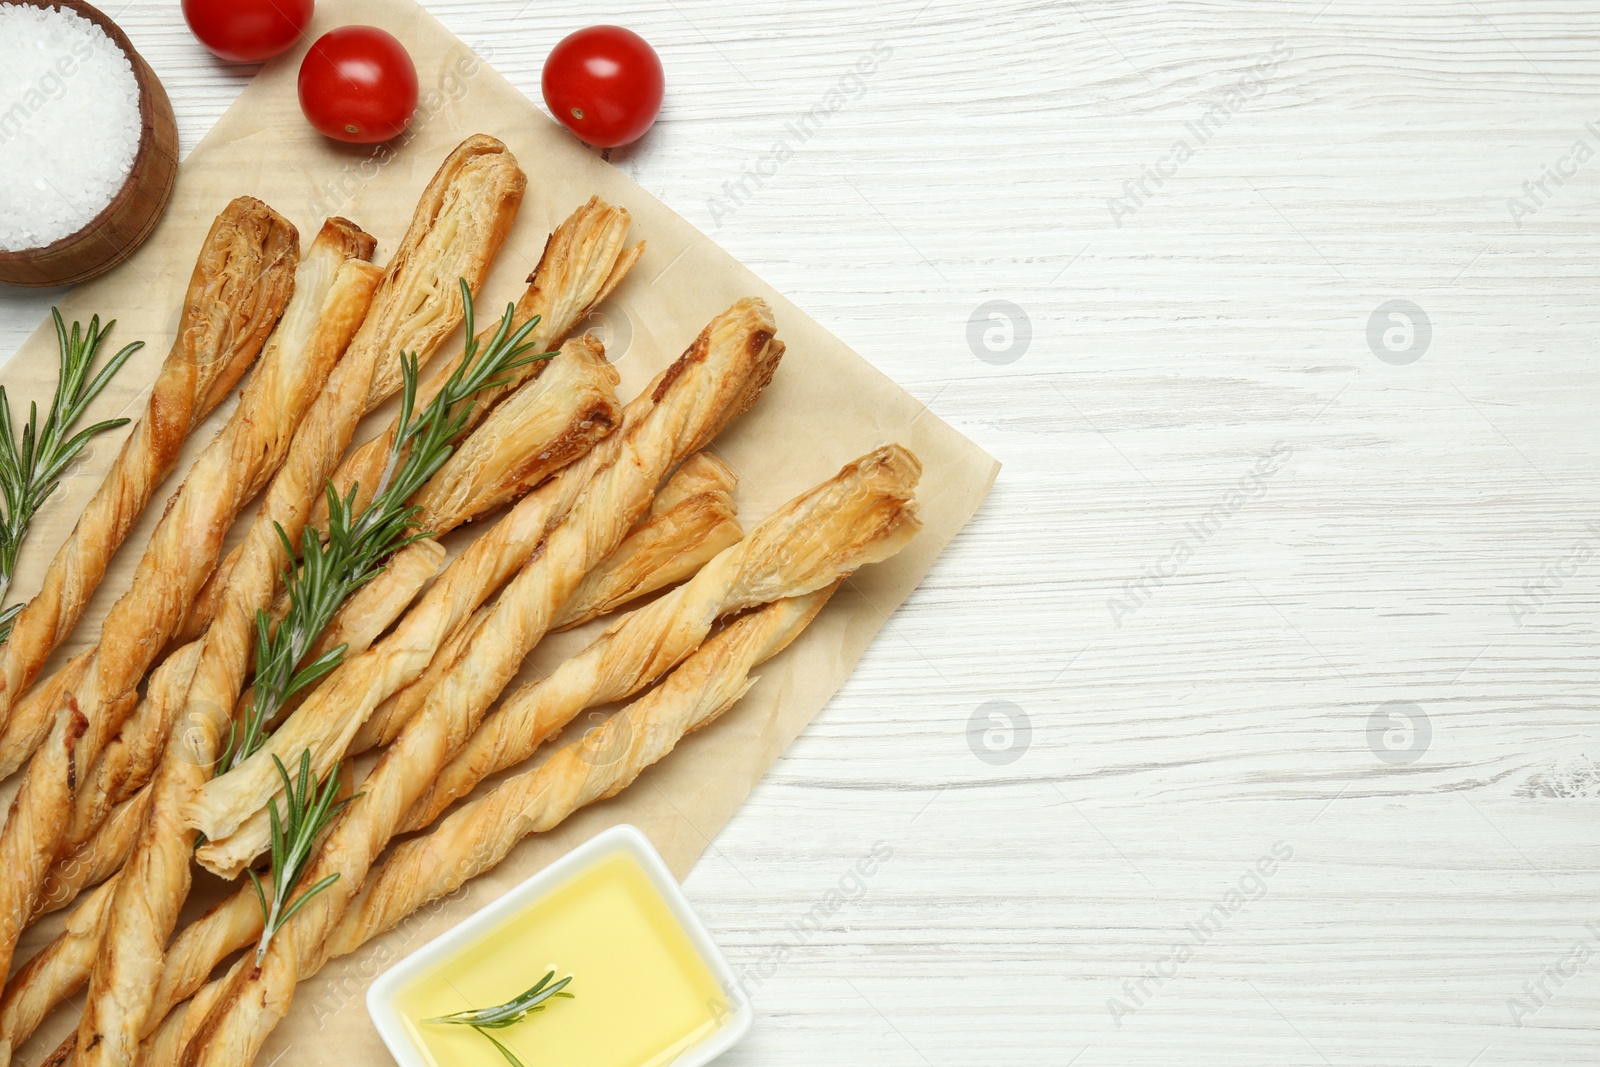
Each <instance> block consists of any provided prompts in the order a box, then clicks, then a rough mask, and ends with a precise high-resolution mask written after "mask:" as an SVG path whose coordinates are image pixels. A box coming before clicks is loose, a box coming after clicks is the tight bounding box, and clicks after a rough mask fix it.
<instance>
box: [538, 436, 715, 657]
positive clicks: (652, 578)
mask: <svg viewBox="0 0 1600 1067" xmlns="http://www.w3.org/2000/svg"><path fill="white" fill-rule="evenodd" d="M736 481H737V479H736V477H735V475H734V473H733V469H732V468H730V467H729V466H728V465H727V464H726V463H723V462H722V461H721V460H720V459H717V458H716V457H715V456H710V455H707V454H706V453H704V452H697V453H695V454H694V455H692V456H690V457H689V458H688V459H686V460H684V463H683V466H682V467H680V468H678V472H677V473H676V474H674V475H673V476H672V479H671V480H670V481H669V482H667V484H666V485H665V486H664V487H662V490H661V492H659V493H657V494H656V499H655V501H654V503H652V504H651V505H650V515H649V516H648V517H647V518H646V519H645V521H644V522H641V523H640V524H639V525H638V526H636V527H634V529H633V532H632V533H630V534H628V536H627V539H626V540H624V541H623V542H622V544H620V545H618V546H617V550H616V551H615V552H613V553H611V555H609V556H607V557H606V559H605V561H604V562H603V563H601V564H600V566H598V567H596V568H595V569H594V570H592V571H590V572H589V573H588V575H587V576H586V577H585V578H584V579H583V583H582V584H581V585H579V586H578V588H577V589H576V590H574V591H573V594H572V599H570V600H568V601H567V603H566V605H565V606H564V607H563V608H562V609H561V613H560V614H559V615H557V616H556V621H555V625H554V626H553V627H552V629H555V630H570V629H572V628H573V627H575V626H582V625H583V624H584V623H586V622H588V621H589V620H590V619H596V618H599V617H600V616H601V615H607V614H610V613H611V612H612V611H615V610H616V609H617V608H619V607H621V606H622V605H623V604H626V603H628V602H629V601H631V600H637V599H638V598H640V597H642V596H647V595H649V594H650V593H654V592H655V591H656V590H658V589H665V588H666V587H667V586H669V585H676V584H677V583H678V582H681V581H683V580H684V579H685V578H688V577H690V576H691V575H693V574H694V573H695V571H698V570H699V569H700V568H701V567H703V566H705V565H706V564H707V563H708V562H710V560H711V558H712V557H713V556H715V555H716V554H717V553H718V552H721V551H722V550H723V549H725V548H727V547H728V546H729V545H732V544H735V543H737V542H738V540H739V538H741V537H743V536H744V531H743V530H741V529H740V528H739V520H738V514H739V511H738V507H737V505H735V504H734V501H733V495H732V494H733V487H734V485H735V484H736Z"/></svg>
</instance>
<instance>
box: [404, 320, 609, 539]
mask: <svg viewBox="0 0 1600 1067" xmlns="http://www.w3.org/2000/svg"><path fill="white" fill-rule="evenodd" d="M546 362H547V363H548V365H549V367H548V369H547V370H546V371H545V372H544V373H543V374H541V375H539V376H538V377H537V378H535V379H533V380H532V381H530V382H528V383H527V384H525V385H524V386H523V387H522V388H521V389H518V390H517V391H516V392H515V393H513V394H512V395H511V396H509V397H507V398H506V399H505V401H504V402H503V403H502V404H500V406H499V407H496V408H495V409H494V410H493V411H492V412H490V413H489V416H488V418H486V419H484V421H483V422H482V423H481V424H480V425H479V426H478V428H477V429H476V430H474V431H473V432H472V435H471V436H470V437H468V438H467V439H466V440H465V441H463V442H462V443H461V445H460V446H459V447H458V448H457V449H456V451H455V452H454V453H453V454H452V455H451V456H450V458H449V459H448V460H447V461H446V462H445V465H444V466H443V467H442V468H440V470H439V472H438V473H437V474H435V475H434V476H433V477H432V478H431V479H430V480H429V481H428V484H427V485H424V486H423V487H422V488H421V489H420V490H418V491H417V493H416V495H415V496H413V497H412V498H411V501H410V502H411V503H413V504H415V505H417V506H418V507H420V508H422V514H421V515H420V516H419V517H418V520H417V522H418V525H420V526H422V527H423V528H424V529H428V530H433V531H435V532H438V533H443V532H445V530H446V529H450V528H453V527H454V526H456V525H459V524H460V523H462V522H467V521H470V520H471V519H474V518H477V517H479V516H481V515H486V514H488V513H489V512H491V511H493V510H494V509H496V508H498V507H500V506H501V505H502V504H505V503H506V502H507V501H510V500H513V499H515V498H517V497H520V496H521V495H522V494H524V493H526V492H527V491H528V490H530V489H532V488H533V487H534V486H536V485H538V484H539V483H540V482H542V481H544V480H545V479H546V478H548V477H550V475H552V474H554V473H555V472H556V471H558V470H560V469H561V468H562V467H565V466H566V465H567V464H569V463H571V462H572V461H573V460H575V459H577V458H578V457H579V456H581V455H583V454H584V453H585V452H587V451H589V449H590V448H592V447H594V443H595V442H596V441H598V440H599V439H600V438H602V437H604V436H605V435H606V434H608V433H610V432H611V431H612V430H613V429H614V428H615V427H616V425H617V423H618V422H619V421H620V420H621V418H622V405H621V404H619V403H618V402H617V388H616V387H617V382H618V381H619V378H618V376H617V372H616V371H615V370H613V369H612V367H611V364H609V363H607V362H606V356H605V350H604V349H603V348H601V347H600V342H599V341H597V340H595V339H594V338H593V337H592V336H590V335H588V334H585V335H584V336H582V337H575V338H573V339H572V340H570V341H568V342H567V343H566V344H564V345H562V346H561V352H560V354H559V355H557V356H556V357H555V358H553V359H550V360H548V361H546Z"/></svg>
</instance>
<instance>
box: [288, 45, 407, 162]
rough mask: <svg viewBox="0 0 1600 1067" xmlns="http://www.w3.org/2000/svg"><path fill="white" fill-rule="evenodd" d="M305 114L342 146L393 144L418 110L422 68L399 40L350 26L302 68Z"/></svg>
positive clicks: (308, 56)
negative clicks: (347, 144) (342, 144)
mask: <svg viewBox="0 0 1600 1067" xmlns="http://www.w3.org/2000/svg"><path fill="white" fill-rule="evenodd" d="M300 110H301V111H304V112H305V113H306V119H307V120H308V121H310V123H311V125H312V126H314V127H316V130H317V132H318V133H322V134H325V135H326V136H328V137H332V138H333V139H334V140H336V141H348V142H350V143H351V144H377V143H379V142H380V141H387V140H390V139H391V138H394V137H398V136H399V135H400V134H401V133H403V132H405V128H406V127H407V126H409V125H411V116H412V114H413V113H415V112H416V110H417V68H416V66H415V65H414V64H413V63H412V62H411V56H410V54H409V53H407V52H406V49H405V46H404V45H402V44H401V43H400V42H399V41H397V40H395V38H394V35H393V34H390V33H386V32H384V31H383V30H380V29H378V28H377V27H375V26H344V27H342V28H340V29H337V30H334V31H332V32H331V33H326V34H323V35H322V36H321V37H320V38H318V39H317V43H316V44H314V45H312V46H311V51H309V52H307V53H306V58H305V60H304V61H302V62H301V64H300Z"/></svg>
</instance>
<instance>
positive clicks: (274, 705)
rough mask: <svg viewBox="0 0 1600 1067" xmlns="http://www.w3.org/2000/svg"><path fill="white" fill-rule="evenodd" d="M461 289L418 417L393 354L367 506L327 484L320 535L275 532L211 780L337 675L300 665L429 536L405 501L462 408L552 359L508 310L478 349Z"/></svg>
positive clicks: (329, 656) (440, 455) (404, 358)
mask: <svg viewBox="0 0 1600 1067" xmlns="http://www.w3.org/2000/svg"><path fill="white" fill-rule="evenodd" d="M460 284H461V297H462V301H463V307H464V308H465V312H466V320H467V322H466V327H467V338H468V339H467V342H466V351H465V354H464V356H463V358H462V360H461V362H460V363H459V364H458V365H457V366H456V368H455V369H454V370H453V371H452V372H451V374H450V376H449V377H448V378H447V379H446V380H445V384H444V387H443V388H441V389H440V390H439V392H438V394H437V395H435V396H434V398H433V399H432V400H431V401H429V402H428V404H427V405H426V406H424V407H423V408H422V409H421V410H418V409H417V388H418V384H417V382H418V374H419V361H418V359H417V357H416V355H415V354H414V353H402V354H401V357H400V369H401V377H402V380H403V384H402V388H401V395H400V423H399V428H398V430H397V432H396V433H395V435H394V440H393V441H392V442H391V444H390V447H389V451H388V454H387V455H386V457H385V460H384V469H383V474H382V476H381V477H380V478H379V480H378V484H377V486H376V487H375V491H374V493H373V495H372V501H371V503H369V504H368V505H367V506H366V507H365V508H362V509H359V512H358V508H357V501H358V499H359V489H358V487H357V486H355V485H352V486H351V487H350V489H349V491H348V492H347V493H346V494H344V495H343V496H341V495H340V494H339V491H338V490H337V489H336V488H335V487H334V486H333V484H332V483H331V482H330V483H329V484H328V485H327V486H325V487H324V494H325V497H326V500H327V505H328V523H327V528H326V529H324V530H317V529H314V528H312V527H310V526H307V527H306V528H305V529H304V530H303V531H302V534H301V538H300V545H299V548H298V549H296V547H295V546H294V545H293V544H291V543H290V540H289V537H288V535H287V534H286V533H285V532H284V531H283V530H282V528H279V530H278V535H279V537H280V539H281V540H282V542H283V546H284V552H285V553H286V554H287V556H288V557H289V558H290V559H291V560H295V561H297V562H296V563H295V564H294V565H293V567H292V568H291V570H290V571H289V572H288V573H287V574H286V575H285V576H284V586H285V590H286V592H287V594H288V600H289V608H288V611H287V612H286V613H285V614H284V616H283V619H282V620H281V621H280V622H279V623H278V624H277V626H276V627H273V626H272V625H271V622H270V620H268V619H267V617H266V615H265V613H264V612H263V613H261V614H260V615H258V617H257V626H256V670H255V697H254V702H253V703H252V704H251V706H250V707H249V708H248V709H247V711H246V713H245V715H244V717H243V724H242V727H241V729H240V730H239V731H238V743H237V744H230V746H229V748H228V751H227V752H226V753H225V758H224V759H223V760H222V761H221V762H220V763H219V764H218V773H226V772H227V771H228V770H231V769H232V768H234V767H237V766H238V765H239V764H241V763H243V762H244V761H245V760H247V759H249V758H250V757H251V756H253V755H254V754H255V753H256V752H257V751H259V750H260V749H261V746H262V745H263V744H264V743H265V742H266V737H267V725H268V724H269V723H271V722H272V721H273V720H274V719H275V718H276V716H277V714H278V712H279V711H280V710H281V709H282V708H283V706H284V705H285V703H287V702H288V701H289V700H290V699H291V698H292V697H293V696H294V695H295V694H296V693H297V692H299V691H300V690H302V689H303V688H305V687H306V686H308V685H311V684H312V683H314V682H316V681H317V680H319V679H320V678H322V677H324V676H326V675H327V674H328V673H329V672H330V671H332V670H333V669H334V668H336V667H338V666H339V664H340V663H341V662H342V661H343V653H344V650H343V649H342V648H340V649H336V650H334V651H332V652H328V653H325V654H323V655H322V656H319V657H318V658H317V659H316V660H315V661H314V662H312V663H311V664H309V665H308V664H305V663H303V662H302V661H303V660H304V659H305V657H306V656H307V655H308V654H309V652H310V649H311V646H312V645H313V644H315V643H316V640H317V638H318V637H320V636H321V634H322V632H323V631H324V630H325V629H326V628H327V626H328V624H329V623H330V622H332V621H333V617H334V615H335V614H336V613H337V612H338V610H339V608H340V607H341V606H343V604H344V603H345V601H346V600H348V599H349V598H350V596H351V595H352V594H354V593H355V592H356V591H357V590H358V589H360V588H361V587H362V586H363V585H365V584H366V583H367V582H369V581H371V580H372V579H373V578H374V577H376V576H377V575H378V574H379V573H380V572H381V571H382V569H383V566H384V563H385V561H387V560H388V558H389V557H390V556H392V555H393V554H394V553H396V552H398V551H399V550H400V549H402V548H404V547H405V546H406V545H409V544H411V543H413V542H415V541H419V540H422V539H423V538H425V537H427V536H428V532H427V531H426V530H421V529H419V528H418V527H417V522H416V519H417V516H418V514H419V513H420V509H419V508H416V507H414V506H412V505H410V504H408V503H407V501H408V500H409V499H410V497H411V496H412V495H413V494H415V493H416V491H417V490H418V489H420V488H422V486H423V485H424V484H425V483H426V482H427V481H428V479H429V478H432V477H433V475H434V474H435V473H437V472H438V470H439V468H440V467H442V466H444V464H445V462H446V461H447V460H448V459H449V458H450V456H451V454H452V453H453V452H454V446H453V444H452V442H453V441H454V439H455V437H456V436H457V435H458V434H459V433H460V432H461V430H462V429H463V428H464V427H465V426H466V421H467V418H468V415H469V410H470V409H469V405H468V404H467V401H469V400H470V399H471V398H472V396H473V395H474V394H475V393H477V392H479V391H481V390H483V389H485V388H488V387H489V386H490V385H493V384H496V383H499V382H503V381H505V378H504V375H505V373H506V372H507V371H509V370H511V369H513V368H515V367H518V366H522V365H524V364H526V363H528V362H529V361H531V360H535V359H548V358H549V357H550V356H553V355H555V353H553V352H548V353H543V354H536V355H529V354H528V351H529V349H531V348H532V347H533V345H532V344H531V343H530V342H528V341H527V336H528V334H529V333H530V332H531V331H532V330H533V328H534V326H535V325H537V323H538V319H537V317H535V318H534V319H532V320H531V321H529V322H526V323H524V324H523V325H522V326H520V327H518V326H516V307H515V305H508V306H507V307H506V311H505V315H504V316H503V317H502V319H501V322H500V327H499V329H498V330H497V331H496V332H495V335H494V338H493V339H492V340H491V341H490V342H489V344H487V345H485V346H481V350H480V346H479V344H478V341H477V339H476V336H475V334H474V312H473V307H472V290H471V289H470V288H469V287H468V286H467V283H466V281H465V280H462V281H461V283H460ZM0 485H3V475H0Z"/></svg>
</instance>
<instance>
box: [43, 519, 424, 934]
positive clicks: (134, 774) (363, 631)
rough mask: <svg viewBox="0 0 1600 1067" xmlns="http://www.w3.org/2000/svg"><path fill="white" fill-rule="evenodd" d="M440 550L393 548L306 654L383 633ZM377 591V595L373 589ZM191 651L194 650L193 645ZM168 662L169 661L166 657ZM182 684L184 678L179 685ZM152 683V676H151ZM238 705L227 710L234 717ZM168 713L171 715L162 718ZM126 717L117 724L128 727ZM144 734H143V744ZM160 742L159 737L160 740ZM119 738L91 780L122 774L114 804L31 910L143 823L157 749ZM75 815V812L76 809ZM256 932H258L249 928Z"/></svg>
mask: <svg viewBox="0 0 1600 1067" xmlns="http://www.w3.org/2000/svg"><path fill="white" fill-rule="evenodd" d="M444 557H445V551H444V548H443V547H442V546H441V545H440V544H439V543H438V542H437V541H431V540H428V541H417V542H415V543H413V544H410V545H408V546H406V547H405V548H403V549H401V550H400V551H399V552H397V553H395V555H394V557H393V558H391V559H390V560H389V562H388V564H386V565H385V568H384V575H383V577H385V578H389V579H392V580H389V581H385V582H383V583H382V588H381V589H380V588H379V582H378V581H377V580H374V581H373V582H372V583H369V584H368V585H366V586H364V587H362V589H361V590H360V591H359V592H358V593H357V594H356V595H355V596H353V597H351V598H350V600H349V601H348V602H346V604H345V606H344V607H343V608H342V609H340V611H339V614H338V615H336V616H335V617H334V620H333V622H332V623H330V624H329V626H328V629H327V631H326V632H324V634H323V636H322V638H321V639H320V640H319V641H318V642H317V644H316V645H315V646H313V647H312V649H311V651H310V653H308V655H309V656H310V657H311V658H315V657H316V656H318V655H320V654H321V653H322V652H325V651H327V649H329V648H332V647H334V646H335V645H340V644H342V645H345V646H346V648H347V650H348V651H349V652H350V654H351V655H359V654H360V653H361V652H364V651H366V649H367V648H368V647H369V646H370V645H371V644H372V642H373V641H374V640H376V639H377V636H378V635H379V634H380V633H382V632H383V631H384V630H385V629H386V628H387V627H388V626H389V624H391V623H392V622H394V620H395V619H397V618H399V617H400V613H401V612H402V611H404V610H405V607H406V605H407V604H408V603H409V602H410V601H411V599H412V598H413V597H414V596H415V595H416V593H417V592H418V591H419V590H420V589H421V588H422V586H423V585H425V584H426V583H427V582H428V581H429V579H431V578H433V577H434V576H435V575H436V574H437V573H438V572H439V568H440V567H441V566H443V564H444ZM375 593H382V594H384V595H382V596H379V595H374V594H375ZM193 651H194V652H197V651H198V648H197V647H195V648H194V649H193ZM168 662H169V663H170V662H171V659H170V658H169V661H168ZM166 666H167V665H166V664H163V666H162V667H160V668H157V671H156V673H157V674H159V673H160V672H161V671H162V670H164V669H165V668H166ZM189 676H190V677H192V676H193V668H192V666H190V668H189ZM185 684H187V683H185ZM152 685H154V682H152ZM249 698H250V694H249V693H248V692H246V694H245V695H244V696H243V697H241V698H240V704H241V706H242V705H243V704H244V703H245V702H247V701H248V700H249ZM144 710H151V711H159V712H161V713H162V714H163V715H165V713H166V712H167V711H169V710H170V708H169V707H168V705H167V704H166V703H165V702H160V701H155V702H152V701H150V700H148V699H147V700H146V701H144V705H143V706H142V707H141V711H144ZM239 715H240V711H239V710H238V709H236V710H235V712H234V718H235V719H238V717H239ZM167 717H168V718H170V716H167ZM133 721H134V720H132V719H130V720H129V722H128V723H125V724H124V728H125V730H126V727H127V726H128V725H131V724H132V723H133ZM151 740H152V739H151V738H148V737H146V738H143V739H142V741H143V743H144V744H146V745H148V744H149V742H150V741H151ZM160 740H161V742H162V745H161V747H162V748H163V749H164V748H165V740H166V735H165V732H163V733H162V735H161V738H160ZM122 741H123V738H122V736H121V735H119V736H118V738H117V740H116V741H114V742H113V743H112V744H111V745H108V746H107V747H106V751H105V752H104V753H102V754H101V757H100V759H99V761H97V762H96V764H95V770H94V774H95V777H96V779H97V780H105V781H107V782H111V781H113V779H114V776H115V775H117V774H121V776H122V777H121V778H120V780H118V781H117V787H116V788H115V789H114V790H112V791H111V792H110V794H109V799H110V801H111V803H112V804H114V805H116V807H115V809H114V810H113V811H112V812H111V813H110V814H109V816H107V817H106V818H105V819H104V821H103V822H102V823H101V824H100V825H99V826H98V828H96V829H95V831H94V833H93V834H92V835H91V836H89V838H88V839H87V840H86V841H84V842H83V843H82V844H79V845H75V846H71V847H69V848H68V849H67V851H66V852H65V854H63V855H62V856H61V857H60V858H59V859H57V860H56V863H55V866H54V867H52V868H51V870H50V874H49V875H48V876H47V877H46V879H45V888H44V892H43V899H42V900H41V901H40V903H39V906H38V908H37V914H38V915H43V914H47V913H48V912H51V911H55V910H57V909H59V908H63V907H66V906H67V905H68V904H70V903H71V902H72V900H73V899H74V897H76V896H77V894H78V893H79V892H81V891H82V890H83V889H85V888H87V887H89V886H93V885H98V884H99V883H100V882H102V881H104V880H105V879H106V878H107V877H109V876H110V875H112V874H114V873H115V872H116V871H118V870H119V869H121V867H122V864H123V861H124V860H125V859H126V858H127V856H128V854H129V853H130V852H131V851H132V848H133V844H134V841H135V839H136V837H137V836H138V834H139V832H140V830H141V829H142V827H143V824H144V821H145V818H146V817H147V815H148V814H149V810H150V803H151V800H152V799H153V796H154V792H153V790H152V789H151V788H149V782H148V779H149V775H150V773H151V772H153V771H154V769H155V764H154V762H153V761H152V762H150V763H148V764H147V763H146V760H148V759H149V758H150V757H151V756H152V755H153V756H155V757H156V758H157V759H159V757H160V754H161V753H160V752H151V751H149V750H148V749H141V750H140V751H138V752H137V753H132V752H130V753H129V754H128V755H127V756H126V757H125V758H124V759H122V760H118V761H117V762H116V763H115V764H114V763H113V749H114V748H116V747H117V745H118V744H119V743H120V742H122ZM75 818H76V814H75ZM256 932H257V933H260V931H259V930H257V931H256Z"/></svg>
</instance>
